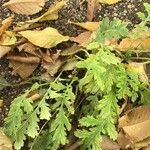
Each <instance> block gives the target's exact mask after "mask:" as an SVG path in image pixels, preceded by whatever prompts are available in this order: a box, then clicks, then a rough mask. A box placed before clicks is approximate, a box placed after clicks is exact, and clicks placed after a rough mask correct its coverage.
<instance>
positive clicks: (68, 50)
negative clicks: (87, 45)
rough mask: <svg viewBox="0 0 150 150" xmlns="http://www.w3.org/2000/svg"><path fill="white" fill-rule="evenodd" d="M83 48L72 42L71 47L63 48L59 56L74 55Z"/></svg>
mask: <svg viewBox="0 0 150 150" xmlns="http://www.w3.org/2000/svg"><path fill="white" fill-rule="evenodd" d="M82 50H83V48H82V47H81V46H78V45H77V44H74V45H73V46H72V47H69V48H66V49H64V50H63V51H62V52H60V55H61V56H70V55H74V54H76V53H78V52H81V51H82Z"/></svg>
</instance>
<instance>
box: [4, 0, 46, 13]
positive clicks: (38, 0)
mask: <svg viewBox="0 0 150 150" xmlns="http://www.w3.org/2000/svg"><path fill="white" fill-rule="evenodd" d="M44 4H45V0H10V1H9V2H6V3H4V5H3V6H5V7H7V8H9V9H10V10H11V11H13V12H15V13H17V14H22V15H33V14H36V13H38V12H39V11H41V10H42V8H43V6H44Z"/></svg>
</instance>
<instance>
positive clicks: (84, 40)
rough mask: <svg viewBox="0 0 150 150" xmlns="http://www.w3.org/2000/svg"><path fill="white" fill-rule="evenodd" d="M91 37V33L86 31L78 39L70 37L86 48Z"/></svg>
mask: <svg viewBox="0 0 150 150" xmlns="http://www.w3.org/2000/svg"><path fill="white" fill-rule="evenodd" d="M91 35H92V33H91V32H90V31H85V32H83V33H81V34H79V35H78V36H76V37H70V40H71V41H73V42H76V43H78V44H80V45H81V46H83V47H85V46H86V45H87V44H88V43H89V42H90V40H91Z"/></svg>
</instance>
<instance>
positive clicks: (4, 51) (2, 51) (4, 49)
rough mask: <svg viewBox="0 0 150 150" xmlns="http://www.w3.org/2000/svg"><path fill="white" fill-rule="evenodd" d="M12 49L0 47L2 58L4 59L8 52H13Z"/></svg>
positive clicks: (0, 56)
mask: <svg viewBox="0 0 150 150" xmlns="http://www.w3.org/2000/svg"><path fill="white" fill-rule="evenodd" d="M11 49H12V48H11V47H10V46H1V45H0V58H2V57H3V56H4V55H5V54H7V53H8V52H10V51H11Z"/></svg>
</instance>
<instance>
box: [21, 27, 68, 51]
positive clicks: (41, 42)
mask: <svg viewBox="0 0 150 150" xmlns="http://www.w3.org/2000/svg"><path fill="white" fill-rule="evenodd" d="M19 34H21V35H22V36H23V37H25V38H27V39H28V40H29V41H30V42H31V43H33V44H34V45H36V46H39V47H44V48H51V47H55V46H56V45H57V44H59V43H61V42H64V41H68V40H69V37H68V36H63V35H61V34H60V33H59V32H58V31H57V30H56V29H54V28H51V27H48V28H45V29H44V30H41V31H31V30H27V31H21V32H19Z"/></svg>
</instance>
